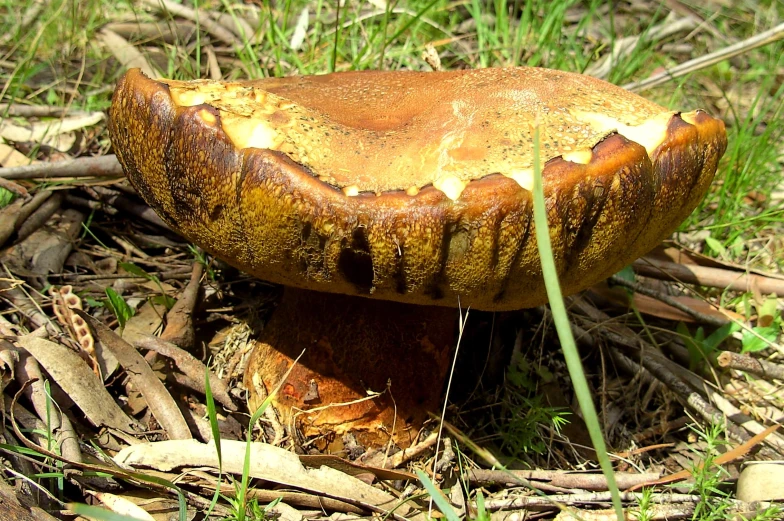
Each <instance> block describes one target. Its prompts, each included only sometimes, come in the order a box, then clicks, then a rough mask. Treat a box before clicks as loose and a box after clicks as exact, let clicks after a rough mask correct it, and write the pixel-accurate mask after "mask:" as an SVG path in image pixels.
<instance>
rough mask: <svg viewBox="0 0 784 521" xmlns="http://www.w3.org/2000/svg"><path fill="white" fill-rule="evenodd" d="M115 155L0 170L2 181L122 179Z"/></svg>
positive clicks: (121, 172) (120, 168) (121, 171)
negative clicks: (84, 178)
mask: <svg viewBox="0 0 784 521" xmlns="http://www.w3.org/2000/svg"><path fill="white" fill-rule="evenodd" d="M124 175H125V174H124V173H123V170H122V167H121V166H120V163H119V161H117V157H116V156H115V155H113V154H112V155H107V156H97V157H80V158H77V159H72V160H70V161H54V162H49V163H46V162H42V163H36V164H33V165H25V166H14V167H11V168H0V177H2V178H4V179H59V178H64V177H123V176H124Z"/></svg>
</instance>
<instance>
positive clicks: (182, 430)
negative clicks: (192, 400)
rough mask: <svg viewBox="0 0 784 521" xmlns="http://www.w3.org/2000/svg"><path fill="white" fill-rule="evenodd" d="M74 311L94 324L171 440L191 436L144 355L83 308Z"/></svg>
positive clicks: (172, 400)
mask: <svg viewBox="0 0 784 521" xmlns="http://www.w3.org/2000/svg"><path fill="white" fill-rule="evenodd" d="M74 312H75V313H76V314H77V315H79V316H80V317H82V318H83V319H84V320H85V321H86V322H87V323H88V324H89V325H90V328H91V329H92V330H93V336H94V337H95V338H96V339H98V340H99V341H100V342H101V343H102V344H103V345H104V347H107V348H108V349H110V350H111V351H112V353H114V356H115V357H116V358H117V361H118V362H120V365H121V366H122V367H123V368H124V369H125V372H126V373H127V374H128V376H130V378H131V381H132V382H133V384H134V387H135V388H136V389H137V390H138V391H140V392H141V393H142V395H143V396H144V399H145V401H146V402H147V406H148V407H149V408H150V411H151V412H152V414H153V416H155V419H156V420H157V421H158V423H160V424H161V426H162V427H163V428H164V429H165V430H166V433H167V435H168V436H169V439H172V440H187V439H191V431H190V429H189V428H188V424H187V422H186V421H185V418H184V417H183V415H182V411H180V408H179V407H178V406H177V403H176V402H175V401H174V398H172V396H171V394H169V391H168V390H167V389H166V387H165V386H164V385H163V382H161V381H160V380H159V379H158V377H157V376H156V375H155V373H154V372H153V370H152V368H151V367H150V366H149V364H147V361H146V360H145V359H144V357H142V355H140V354H139V352H138V351H136V349H134V348H133V346H131V345H130V344H129V343H128V342H126V341H125V340H123V339H122V338H120V337H119V336H117V334H116V333H115V332H114V331H112V330H111V329H109V328H108V327H106V326H105V325H103V324H102V323H100V322H98V321H97V320H95V319H94V318H93V317H91V316H90V315H88V314H87V313H85V312H83V311H79V310H74Z"/></svg>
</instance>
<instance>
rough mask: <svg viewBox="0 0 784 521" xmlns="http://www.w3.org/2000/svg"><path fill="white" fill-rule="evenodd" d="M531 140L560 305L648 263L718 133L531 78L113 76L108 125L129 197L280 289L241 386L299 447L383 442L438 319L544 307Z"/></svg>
mask: <svg viewBox="0 0 784 521" xmlns="http://www.w3.org/2000/svg"><path fill="white" fill-rule="evenodd" d="M534 125H539V126H540V129H541V141H540V143H541V148H540V149H541V151H542V157H541V163H542V165H543V173H542V175H543V184H544V192H545V197H546V201H547V212H548V218H549V224H550V227H551V229H550V236H551V238H552V241H553V249H554V254H555V259H556V265H557V270H558V273H559V276H560V279H561V283H562V289H563V292H564V294H572V293H575V292H578V291H580V290H582V289H584V288H587V287H589V286H591V285H593V284H594V283H596V282H599V281H601V280H603V279H605V278H606V277H608V276H609V275H611V274H613V273H615V272H616V271H618V270H619V269H620V268H622V267H623V266H624V265H626V264H627V263H629V262H630V261H632V260H634V259H635V258H637V257H639V256H641V255H643V254H645V253H646V252H648V251H649V250H650V249H652V248H653V247H654V246H655V245H656V244H657V243H659V242H660V241H661V240H662V239H663V238H665V237H666V236H667V235H668V234H670V233H671V232H672V231H673V230H674V229H675V228H676V227H677V226H678V224H679V223H680V222H681V221H682V220H683V219H684V218H686V217H687V216H688V215H689V213H690V212H691V211H692V210H693V209H694V208H695V206H696V205H697V204H698V202H699V201H700V200H701V198H702V197H703V196H704V194H705V192H706V191H707V189H708V187H709V185H710V183H711V181H712V179H713V176H714V174H715V171H716V167H717V163H718V161H719V158H720V157H721V155H722V154H723V153H724V150H725V148H726V133H725V129H724V124H723V123H722V122H721V121H719V120H716V119H713V118H711V117H710V116H708V115H707V114H706V113H704V112H702V111H700V110H697V111H693V112H675V111H670V110H667V109H665V108H663V107H661V106H659V105H657V104H655V103H652V102H650V101H647V100H645V99H643V98H641V97H639V96H636V95H634V94H631V93H629V92H627V91H624V90H623V89H621V88H618V87H616V86H613V85H610V84H608V83H605V82H602V81H600V80H597V79H594V78H591V77H587V76H582V75H578V74H571V73H566V72H561V71H554V70H547V69H540V68H523V67H520V68H505V69H500V68H498V69H481V70H461V71H450V72H411V71H399V72H377V71H374V72H344V73H335V74H327V75H321V76H304V77H292V78H268V79H262V80H254V81H236V82H217V81H204V80H197V81H189V82H183V81H174V80H163V79H161V80H152V79H149V78H147V77H145V76H144V75H143V74H142V73H141V72H140V71H138V70H131V71H129V72H128V73H127V74H126V75H125V76H124V77H123V78H122V79H121V80H120V82H119V84H118V85H117V89H116V91H115V93H114V97H113V100H112V107H111V110H110V124H109V130H110V133H111V138H112V143H113V146H114V150H115V152H116V154H117V157H118V159H119V160H120V163H121V164H122V165H123V168H124V170H125V173H126V175H127V177H128V179H129V180H130V181H131V183H132V184H133V185H134V186H135V187H136V189H137V191H138V192H139V194H140V195H141V196H142V197H143V198H144V199H145V200H146V201H147V202H148V203H149V204H150V205H151V206H152V207H153V208H154V209H155V210H156V211H157V212H158V214H159V215H160V216H161V218H163V220H164V221H166V223H168V224H169V225H170V226H171V227H172V228H174V229H176V230H178V231H179V232H180V233H181V234H182V235H183V236H184V237H186V238H187V239H188V240H190V241H193V242H194V243H196V244H198V245H199V246H201V247H202V248H204V249H205V250H207V251H209V252H211V253H212V254H214V255H215V256H217V257H220V258H222V259H224V260H225V261H227V262H229V263H230V264H232V265H234V266H236V267H237V268H239V269H241V270H243V271H245V272H247V273H250V274H253V275H255V276H258V277H259V278H262V279H265V280H268V281H271V282H275V283H278V284H282V285H284V286H285V287H286V289H285V291H284V294H283V297H282V300H281V302H280V304H279V306H278V308H277V310H276V311H275V313H274V314H273V317H272V319H271V320H270V322H269V323H268V324H267V325H266V326H265V328H264V331H263V333H262V337H261V338H260V339H259V341H258V345H257V347H256V348H255V350H254V353H253V354H252V357H251V360H250V362H249V364H248V368H247V371H246V384H247V385H248V387H249V389H250V393H251V406H252V407H253V406H255V405H258V404H259V403H261V400H262V399H263V398H264V396H265V393H266V392H270V391H271V390H272V388H274V386H275V385H276V384H277V383H278V382H279V381H280V380H281V379H282V378H283V375H284V374H285V373H286V371H287V370H288V369H289V368H290V367H291V366H292V364H293V360H294V359H295V358H296V357H297V355H299V354H300V352H301V351H302V350H303V349H305V354H304V356H303V358H302V359H301V360H300V362H299V363H298V364H297V365H296V367H295V369H294V371H293V373H292V374H291V375H290V376H289V378H288V379H287V380H286V382H285V384H284V385H283V387H282V389H281V392H280V393H279V394H278V395H277V396H276V398H275V402H274V403H276V405H277V407H278V409H279V411H280V413H281V414H282V416H283V417H284V419H286V420H293V419H296V420H298V422H297V423H298V425H299V426H300V427H301V428H302V429H303V430H304V432H305V434H308V435H313V434H325V433H334V434H335V435H339V434H341V433H344V432H348V431H351V432H355V433H358V434H359V435H360V436H361V438H360V440H361V441H364V442H365V443H379V442H380V441H383V440H385V439H387V437H388V436H393V437H394V438H395V441H397V442H398V443H399V444H401V445H405V444H406V443H407V442H408V441H410V439H411V438H412V437H413V436H414V435H415V434H416V432H415V429H412V428H415V427H417V426H418V425H421V423H422V421H423V420H424V419H425V418H426V413H427V411H428V410H435V409H437V405H438V403H439V400H440V398H441V394H442V387H443V381H444V378H445V375H446V372H447V368H448V365H449V361H450V356H451V355H450V353H451V352H452V350H453V348H454V343H455V340H456V337H455V323H456V319H457V317H458V312H457V310H456V309H455V308H456V307H457V306H458V304H460V305H462V306H463V307H464V308H466V307H471V308H474V309H480V310H490V311H492V310H496V311H501V310H516V309H521V308H527V307H533V306H537V305H540V304H543V303H545V302H546V294H545V288H544V282H543V279H542V275H541V267H540V261H539V257H538V251H537V246H536V241H535V234H534V224H533V222H532V197H531V190H532V186H533V173H532V172H533V161H534V157H533V150H532V135H533V128H534Z"/></svg>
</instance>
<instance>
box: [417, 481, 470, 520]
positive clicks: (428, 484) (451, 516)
mask: <svg viewBox="0 0 784 521" xmlns="http://www.w3.org/2000/svg"><path fill="white" fill-rule="evenodd" d="M416 473H417V477H418V478H419V481H420V482H421V483H422V486H423V487H425V490H427V493H428V494H430V497H431V498H433V501H435V503H436V505H437V506H438V509H439V510H440V511H441V513H443V514H444V515H445V516H446V518H447V520H448V521H460V516H458V515H457V512H455V509H454V508H452V505H450V504H449V501H447V500H446V498H445V497H444V494H442V493H441V491H440V490H438V488H436V486H435V484H433V482H432V481H430V478H429V477H427V474H425V473H424V472H423V471H421V470H419V469H417V471H416ZM455 486H457V485H455Z"/></svg>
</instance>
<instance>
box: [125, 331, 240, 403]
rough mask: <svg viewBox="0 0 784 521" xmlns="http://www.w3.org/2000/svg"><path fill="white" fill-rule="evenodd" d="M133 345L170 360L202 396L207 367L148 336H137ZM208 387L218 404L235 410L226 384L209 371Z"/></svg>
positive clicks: (184, 353)
mask: <svg viewBox="0 0 784 521" xmlns="http://www.w3.org/2000/svg"><path fill="white" fill-rule="evenodd" d="M133 345H134V346H136V347H141V348H142V349H147V350H149V351H154V352H155V353H158V354H159V355H163V356H165V357H166V358H169V359H171V360H172V361H174V364H175V366H176V367H177V369H179V370H180V371H182V372H183V374H185V375H186V376H188V377H189V378H190V380H191V381H192V382H193V383H194V384H196V385H194V386H193V387H198V388H197V389H194V390H195V391H198V392H200V393H202V394H204V392H205V391H206V389H205V386H204V383H205V382H204V375H205V373H206V372H207V366H206V365H204V364H203V363H201V362H200V361H199V360H197V359H196V358H195V357H194V356H193V355H192V354H190V353H188V352H187V351H185V350H184V349H180V348H179V347H177V346H176V345H174V344H172V343H171V342H167V341H165V340H162V339H160V338H157V337H154V336H150V335H138V336H137V337H136V340H135V341H134V342H133ZM210 387H211V390H212V394H213V396H214V397H215V400H216V401H217V402H218V403H220V404H221V405H223V406H224V407H226V409H228V410H230V411H236V410H237V405H236V404H235V403H234V401H233V400H232V399H231V396H230V395H229V388H228V386H227V385H226V382H224V381H223V380H222V379H221V378H219V377H218V375H216V374H215V373H213V372H212V371H210Z"/></svg>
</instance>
